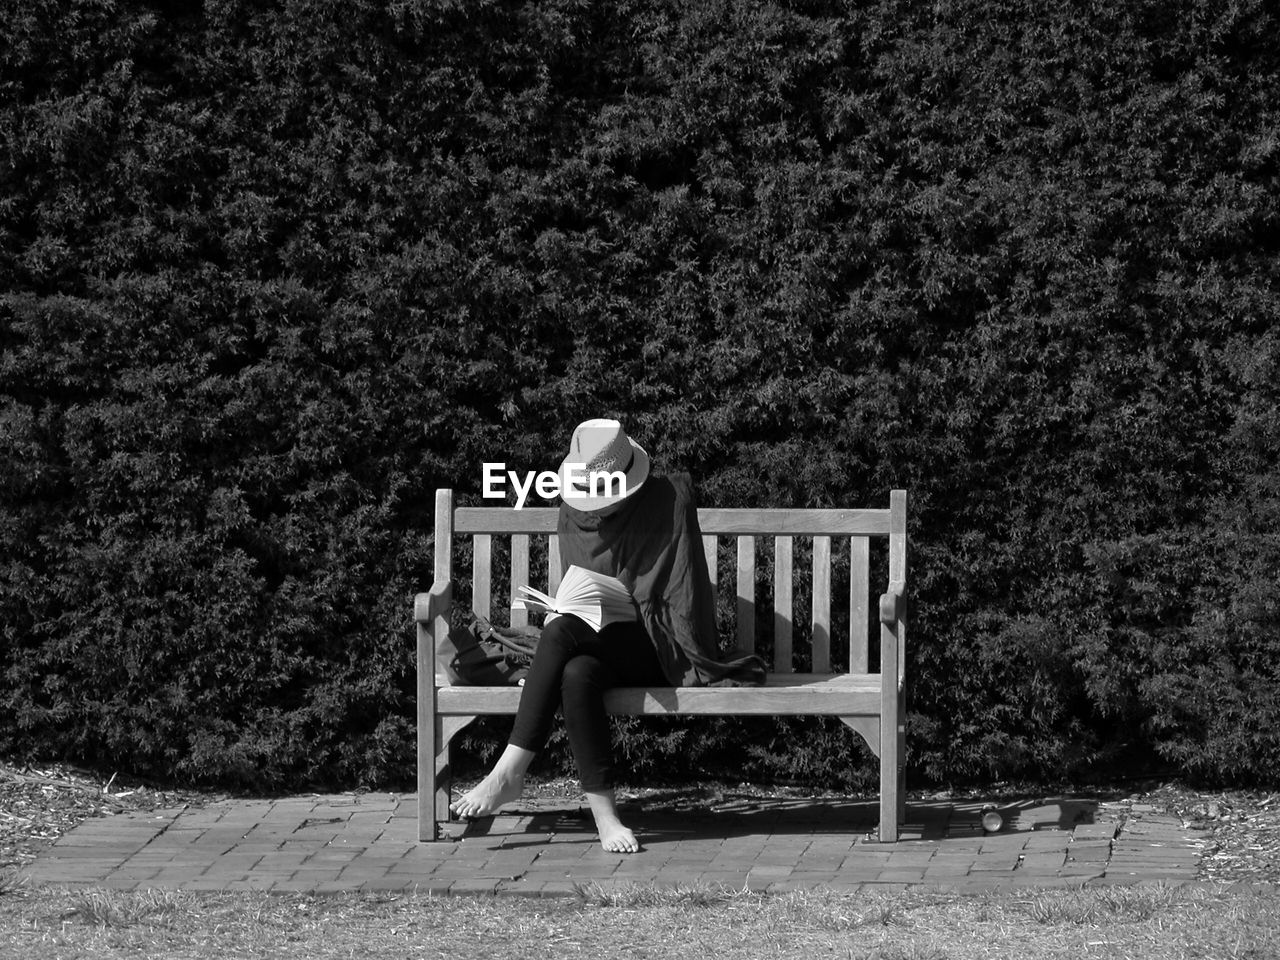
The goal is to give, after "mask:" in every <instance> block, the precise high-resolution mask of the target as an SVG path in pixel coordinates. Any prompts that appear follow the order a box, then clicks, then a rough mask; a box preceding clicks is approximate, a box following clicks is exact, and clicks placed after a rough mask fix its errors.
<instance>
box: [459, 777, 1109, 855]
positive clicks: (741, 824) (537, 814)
mask: <svg viewBox="0 0 1280 960" xmlns="http://www.w3.org/2000/svg"><path fill="white" fill-rule="evenodd" d="M1108 799H1111V797H1110V796H1099V795H1097V794H1093V795H1089V796H1048V797H1046V796H1043V795H1041V796H1026V797H1021V798H1010V797H1002V798H1000V800H999V801H998V802H986V801H983V800H980V799H960V800H918V801H910V802H908V804H907V810H906V818H905V820H904V821H903V824H902V829H901V839H902V840H903V841H911V840H946V839H948V838H957V837H981V836H984V835H985V831H984V829H983V826H982V816H983V813H984V812H986V811H987V810H989V809H994V810H995V811H996V812H998V813H999V814H1000V816H1001V818H1002V820H1003V826H1002V828H1001V830H1000V832H1001V833H1013V832H1019V831H1030V830H1060V831H1064V832H1070V831H1071V830H1073V829H1074V828H1075V827H1077V826H1079V825H1081V824H1092V823H1095V822H1096V821H1097V818H1098V815H1099V811H1100V808H1101V804H1102V803H1103V802H1105V801H1107V800H1108ZM512 807H513V809H511V810H510V812H506V811H504V813H503V814H500V815H499V816H498V817H494V818H482V819H479V820H476V821H474V822H472V823H471V824H470V825H469V826H468V828H467V831H466V835H467V836H468V837H480V836H486V835H491V834H492V833H508V835H507V837H506V840H505V842H504V843H503V846H505V847H508V848H511V847H518V846H525V845H531V844H545V843H546V842H547V838H548V835H553V836H554V838H555V840H556V841H557V842H566V843H573V842H583V843H593V842H595V826H594V824H593V821H592V819H591V814H590V812H589V810H588V808H587V807H586V805H585V803H578V802H575V801H564V802H560V803H555V804H551V805H534V806H532V807H531V806H530V805H527V804H513V805H512ZM619 811H620V813H621V814H622V819H623V821H624V822H626V823H627V825H628V826H630V827H631V828H632V829H633V830H635V832H636V834H637V836H639V837H640V838H641V841H642V843H645V844H665V843H674V842H677V841H684V842H688V841H691V840H730V839H740V838H745V837H752V836H770V837H786V836H792V837H803V836H809V835H817V834H821V835H825V836H840V837H848V838H849V839H850V840H852V841H859V840H864V839H873V835H874V833H875V829H876V826H877V824H878V823H879V818H880V805H879V801H878V800H876V799H874V798H841V797H788V798H771V797H760V796H755V795H751V794H745V793H743V794H737V793H734V792H731V791H726V792H718V793H717V794H716V795H715V796H708V795H707V793H706V792H705V791H704V790H701V789H698V788H687V789H671V790H663V791H657V792H654V793H651V794H649V795H647V796H645V797H643V798H638V799H624V800H622V801H620V803H619ZM513 818H515V820H514V821H513ZM517 825H518V826H517Z"/></svg>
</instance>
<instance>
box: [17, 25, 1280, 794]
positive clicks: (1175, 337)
mask: <svg viewBox="0 0 1280 960" xmlns="http://www.w3.org/2000/svg"><path fill="white" fill-rule="evenodd" d="M1042 6H1043V5H1034V4H1025V3H1014V2H1011V0H994V2H993V0H984V2H981V3H979V2H977V0H937V2H934V3H912V2H906V0H882V2H879V3H874V4H850V3H843V2H837V0H811V2H802V0H796V2H792V3H785V4H767V3H756V2H745V0H744V2H727V0H726V2H699V3H672V2H662V0H608V2H594V0H538V2H517V0H505V2H504V0H469V2H465V3H464V2H454V0H384V2H375V0H346V2H342V3H337V2H332V0H298V2H292V3H288V4H282V3H274V2H259V0H254V2H248V0H206V2H205V3H203V4H170V3H162V2H159V0H153V2H150V3H144V2H137V0H118V2H111V0H91V2H76V3H72V2H70V0H21V2H19V0H2V2H0V15H2V17H3V22H4V23H5V25H6V28H5V30H4V31H3V33H2V35H0V458H2V461H0V484H2V486H0V630H2V631H3V643H4V647H3V651H2V652H0V667H2V669H3V671H4V680H3V685H2V686H0V753H6V754H24V753H25V754H33V755H45V756H49V755H57V756H59V757H63V758H68V759H74V760H76V761H79V762H88V763H95V764H100V765H103V766H104V767H105V766H113V767H114V766H119V767H120V768H122V769H129V770H132V771H134V772H135V773H139V774H147V775H155V776H165V777H177V778H180V779H184V780H188V781H220V782H223V783H228V784H244V785H252V786H257V787H274V786H282V785H299V784H307V783H321V782H328V783H337V782H343V783H353V782H364V783H370V784H372V783H375V782H382V783H385V782H394V781H396V780H397V779H399V780H404V779H405V778H406V776H407V773H408V770H409V768H410V764H411V758H412V746H411V742H412V727H413V683H412V652H413V643H412V631H411V625H410V624H409V623H408V610H409V598H410V596H411V595H412V594H413V593H414V592H415V591H416V590H418V589H422V588H423V587H425V585H426V583H427V580H428V578H429V576H430V573H429V568H430V553H431V545H432V544H431V507H432V497H431V493H432V491H433V490H434V489H435V488H436V487H438V486H452V487H455V488H457V489H458V490H459V491H460V492H461V493H463V494H464V495H471V496H475V495H477V494H478V492H479V485H480V464H481V462H482V461H485V460H497V459H502V460H506V461H507V462H508V464H509V465H510V466H511V467H512V468H514V469H519V470H521V471H523V470H529V469H541V468H543V467H545V466H546V465H548V464H549V463H550V462H551V461H552V460H553V459H554V458H556V457H557V456H558V455H559V453H560V451H561V448H562V447H563V445H564V443H565V440H566V438H567V436H568V432H569V430H570V429H571V428H572V426H573V424H574V423H576V422H577V421H578V420H580V419H582V418H583V417H585V416H592V415H605V414H608V413H612V414H616V415H621V416H623V417H624V419H625V420H626V422H627V424H628V427H629V429H630V430H631V432H632V433H633V434H635V435H636V436H637V437H639V438H642V440H643V442H645V443H646V445H647V446H648V448H649V449H650V451H651V453H653V455H654V457H655V460H656V462H657V463H658V464H659V466H660V467H661V468H665V469H687V470H690V471H692V472H693V473H694V475H695V477H696V478H697V479H698V482H699V489H700V494H701V498H702V500H703V502H704V503H707V504H714V505H721V506H735V505H796V506H829V505H833V504H855V505H861V504H882V503H884V501H885V497H886V491H887V490H888V489H889V488H890V487H894V486H902V487H906V488H908V489H909V491H910V493H911V497H912V507H911V534H912V538H913V554H912V570H911V578H912V582H913V585H914V601H915V607H914V619H913V622H912V628H911V648H910V651H909V661H908V670H909V672H910V678H911V679H910V697H911V700H910V726H909V743H910V758H909V762H910V764H911V775H912V776H914V777H916V778H919V777H920V776H924V777H927V778H929V779H932V780H935V781H958V780H967V779H975V778H982V777H993V776H994V777H1010V776H1015V775H1022V776H1049V775H1056V774H1061V773H1064V772H1065V773H1070V774H1072V775H1076V776H1084V775H1089V774H1097V775H1113V774H1115V773H1117V772H1129V771H1135V770H1143V769H1145V770H1154V769H1165V770H1173V771H1178V772H1181V773H1183V774H1185V775H1188V776H1195V777H1199V778H1201V779H1204V780H1206V781H1233V782H1246V781H1257V780H1260V779H1266V778H1273V777H1274V772H1273V771H1274V770H1275V768H1276V764H1277V760H1278V759H1280V757H1278V753H1280V750H1278V746H1280V744H1278V740H1277V737H1278V735H1277V734H1276V733H1275V732H1274V731H1275V730H1276V729H1277V722H1276V721H1277V720H1280V684H1277V680H1278V679H1280V677H1278V673H1280V668H1278V667H1277V664H1278V663H1280V585H1278V583H1277V570H1278V569H1280V480H1278V479H1277V478H1278V477H1280V470H1278V466H1280V464H1278V463H1277V458H1278V454H1280V426H1277V425H1278V424H1280V387H1277V383H1280V337H1278V336H1277V333H1276V329H1277V319H1278V314H1280V311H1278V310H1277V301H1276V296H1277V295H1276V281H1277V273H1278V272H1280V268H1278V267H1277V264H1278V263H1280V258H1278V256H1277V254H1278V253H1280V251H1278V250H1277V244H1276V240H1275V238H1276V237H1277V236H1280V230H1277V227H1280V222H1278V221H1280V217H1278V216H1277V202H1278V200H1277V198H1278V197H1280V190H1278V189H1277V186H1278V184H1277V160H1278V159H1280V62H1278V60H1277V58H1278V57H1280V54H1278V53H1277V49H1278V48H1277V47H1276V45H1275V43H1274V38H1275V36H1277V33H1278V32H1280V22H1278V21H1277V17H1276V13H1275V11H1274V10H1273V9H1272V6H1271V5H1270V4H1267V3H1265V2H1264V0H1234V2H1227V0H1174V2H1170V0H1161V2H1158V3H1157V2H1155V0H1124V2H1121V0H1094V2H1089V0H1073V2H1068V3H1064V4H1054V5H1048V6H1047V7H1045V8H1044V9H1042V8H1041V7H1042ZM699 723H700V724H701V726H699V727H697V728H693V727H688V726H681V724H680V723H667V724H664V723H663V722H660V721H655V722H653V723H649V722H647V721H646V722H645V723H641V724H634V723H632V724H627V725H624V729H623V731H622V733H621V737H622V746H623V748H624V749H625V750H626V752H627V754H628V756H630V757H632V758H633V762H634V763H635V768H636V770H637V771H638V772H639V773H640V774H643V775H650V774H656V773H657V772H660V771H662V772H668V773H674V774H677V775H678V774H679V773H680V772H681V771H682V770H685V769H688V766H686V767H681V766H680V764H681V763H686V762H687V764H688V765H692V766H695V767H696V768H697V769H706V770H712V771H713V772H716V770H717V769H718V770H719V771H721V772H724V771H738V772H742V771H746V772H747V773H749V774H751V775H755V776H776V777H783V778H797V779H808V780H811V781H815V782H833V781H835V782H855V781H856V778H857V776H858V773H857V772H856V770H855V771H852V772H851V770H850V765H851V764H853V765H854V766H855V767H856V765H857V763H856V761H851V760H850V759H849V758H850V756H851V755H852V756H856V755H857V754H856V752H851V750H852V748H851V747H850V744H851V743H853V741H852V740H851V739H850V738H849V735H848V732H847V731H844V730H843V729H841V728H838V727H832V728H828V727H827V726H825V725H822V724H810V725H808V726H804V725H803V723H804V722H802V721H795V722H787V723H778V724H773V725H769V724H763V725H761V724H757V723H755V722H752V723H747V722H746V721H732V720H726V721H717V722H715V723H712V724H708V723H707V722H705V721H699ZM695 729H696V731H697V735H696V737H695V736H692V735H691V733H690V731H692V730H695ZM745 741H749V742H745ZM694 744H696V746H697V749H696V750H695V749H692V746H693V745H694ZM738 744H743V745H742V746H737V745H738ZM734 751H736V752H734ZM690 772H692V771H690Z"/></svg>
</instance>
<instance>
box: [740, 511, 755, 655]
mask: <svg viewBox="0 0 1280 960" xmlns="http://www.w3.org/2000/svg"><path fill="white" fill-rule="evenodd" d="M755 642H756V538H755V537H752V536H741V537H738V652H739V653H742V654H748V653H754V652H755Z"/></svg>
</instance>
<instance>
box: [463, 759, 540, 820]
mask: <svg viewBox="0 0 1280 960" xmlns="http://www.w3.org/2000/svg"><path fill="white" fill-rule="evenodd" d="M522 793H524V777H523V776H514V775H510V774H507V773H506V772H504V771H502V770H496V769H495V770H493V771H491V772H490V773H489V775H488V776H487V777H485V778H484V779H483V780H481V781H480V782H479V783H477V784H476V785H475V786H474V787H472V788H471V789H470V790H468V791H467V792H466V793H464V794H463V795H462V796H461V797H460V798H458V800H457V801H456V802H455V803H453V804H450V806H449V809H450V810H452V811H453V812H454V813H455V814H457V815H458V816H459V817H487V816H489V815H490V814H494V813H497V812H498V809H499V808H500V807H501V806H502V805H503V804H506V803H512V802H514V801H516V800H519V799H520V795H521V794H522Z"/></svg>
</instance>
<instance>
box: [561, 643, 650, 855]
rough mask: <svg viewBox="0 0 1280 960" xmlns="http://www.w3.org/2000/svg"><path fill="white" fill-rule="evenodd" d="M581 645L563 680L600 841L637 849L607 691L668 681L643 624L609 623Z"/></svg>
mask: <svg viewBox="0 0 1280 960" xmlns="http://www.w3.org/2000/svg"><path fill="white" fill-rule="evenodd" d="M580 650H581V651H582V652H580V653H579V654H578V655H577V656H576V657H574V658H573V659H571V660H570V661H569V662H568V663H567V664H566V665H565V669H564V674H563V679H562V682H561V702H562V704H563V710H564V719H565V727H566V730H567V732H568V734H569V746H570V747H571V749H572V750H573V758H574V762H575V763H576V764H577V767H578V777H579V779H580V780H581V782H582V790H583V792H584V793H585V794H586V795H587V802H588V804H589V805H590V807H591V813H592V816H593V817H594V819H595V822H596V832H597V833H598V834H599V835H600V845H601V846H602V847H603V848H604V849H605V850H608V851H610V852H613V853H635V852H636V851H637V850H639V849H640V844H639V842H638V841H637V840H636V837H635V834H634V833H632V831H631V830H630V829H628V828H627V827H626V826H625V825H624V824H623V823H622V820H621V819H620V818H619V816H618V805H617V798H616V795H615V792H614V784H615V781H616V774H615V768H614V763H613V749H612V744H611V742H610V728H609V718H608V715H607V714H606V713H605V708H604V694H605V691H607V690H608V689H609V688H610V687H617V686H651V685H661V684H664V683H666V680H665V678H664V676H663V674H662V667H661V665H660V664H659V662H658V656H657V653H656V652H655V651H654V649H653V642H652V641H651V640H650V639H649V636H648V634H647V633H645V631H644V629H643V627H641V626H640V625H639V624H615V625H613V626H611V627H606V628H605V629H604V630H603V631H602V632H601V633H600V634H599V635H598V637H597V639H596V641H595V642H594V643H589V644H584V645H582V647H580Z"/></svg>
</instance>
